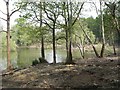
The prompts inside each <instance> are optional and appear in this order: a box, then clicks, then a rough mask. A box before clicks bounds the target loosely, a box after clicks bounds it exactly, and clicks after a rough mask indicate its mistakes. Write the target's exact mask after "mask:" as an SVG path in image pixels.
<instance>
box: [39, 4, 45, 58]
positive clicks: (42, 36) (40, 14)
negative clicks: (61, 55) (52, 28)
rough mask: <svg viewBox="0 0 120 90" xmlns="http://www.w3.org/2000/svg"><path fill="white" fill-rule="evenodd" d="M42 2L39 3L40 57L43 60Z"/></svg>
mask: <svg viewBox="0 0 120 90" xmlns="http://www.w3.org/2000/svg"><path fill="white" fill-rule="evenodd" d="M41 28H42V2H40V30H41V33H42V36H41V56H42V58H43V59H45V52H44V36H43V31H42V29H41Z"/></svg>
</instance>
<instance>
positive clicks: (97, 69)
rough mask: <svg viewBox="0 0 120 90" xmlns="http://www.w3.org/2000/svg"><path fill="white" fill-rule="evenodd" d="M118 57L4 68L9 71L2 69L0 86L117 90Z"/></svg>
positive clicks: (119, 70) (119, 69) (119, 87)
mask: <svg viewBox="0 0 120 90" xmlns="http://www.w3.org/2000/svg"><path fill="white" fill-rule="evenodd" d="M119 61H120V60H119V57H118V56H117V57H115V56H113V57H104V58H89V59H82V60H81V59H79V60H78V59H77V60H75V63H76V64H75V65H71V64H70V65H65V64H38V65H36V66H30V67H28V68H25V69H21V70H14V71H11V72H7V73H9V74H7V73H6V74H5V72H3V75H2V87H3V88H48V90H49V89H50V90H52V89H53V88H59V89H61V90H66V89H67V90H80V88H89V90H93V89H95V90H96V88H116V89H118V90H120V77H119V72H120V62H119ZM51 88H52V89H51ZM63 88H64V89H63ZM65 88H66V89H65ZM90 88H91V89H90ZM116 89H114V90H116ZM109 90H110V89H109Z"/></svg>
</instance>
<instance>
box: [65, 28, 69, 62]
mask: <svg viewBox="0 0 120 90" xmlns="http://www.w3.org/2000/svg"><path fill="white" fill-rule="evenodd" d="M65 31H66V54H67V57H66V60H67V58H68V53H69V50H68V31H67V29H66V30H65Z"/></svg>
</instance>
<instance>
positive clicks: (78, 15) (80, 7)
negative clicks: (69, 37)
mask: <svg viewBox="0 0 120 90" xmlns="http://www.w3.org/2000/svg"><path fill="white" fill-rule="evenodd" d="M83 5H84V2H83V3H82V5H81V7H80V9H79V11H78V13H77V17H76V18H75V20H74V22H73V23H72V26H73V25H74V24H75V22H76V21H77V19H78V17H79V14H80V12H81V10H82V8H83Z"/></svg>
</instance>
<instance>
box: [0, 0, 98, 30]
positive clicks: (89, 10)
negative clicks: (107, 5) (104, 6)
mask: <svg viewBox="0 0 120 90" xmlns="http://www.w3.org/2000/svg"><path fill="white" fill-rule="evenodd" d="M0 1H1V2H0V10H1V11H2V12H4V13H6V4H5V2H4V1H3V0H0ZM13 1H15V0H12V2H13ZM28 1H30V0H28ZM80 1H81V0H80ZM83 1H85V0H83ZM88 1H89V2H91V0H88ZM95 3H96V5H97V6H98V7H99V3H98V2H97V0H96V1H95ZM12 4H13V3H10V11H11V10H12V9H13V8H14V6H13V5H12ZM81 14H82V15H81V17H90V16H92V17H94V18H95V17H96V16H97V13H96V10H95V8H93V5H90V4H89V3H85V5H84V9H83V10H82V12H81ZM0 17H2V18H5V19H6V15H4V14H2V13H1V12H0ZM18 17H19V12H16V13H14V14H13V15H12V16H11V21H10V23H11V26H13V25H14V24H15V22H14V21H15V19H17V18H18ZM1 25H2V26H3V28H4V29H5V30H6V22H5V21H3V20H1V19H0V26H1Z"/></svg>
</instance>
